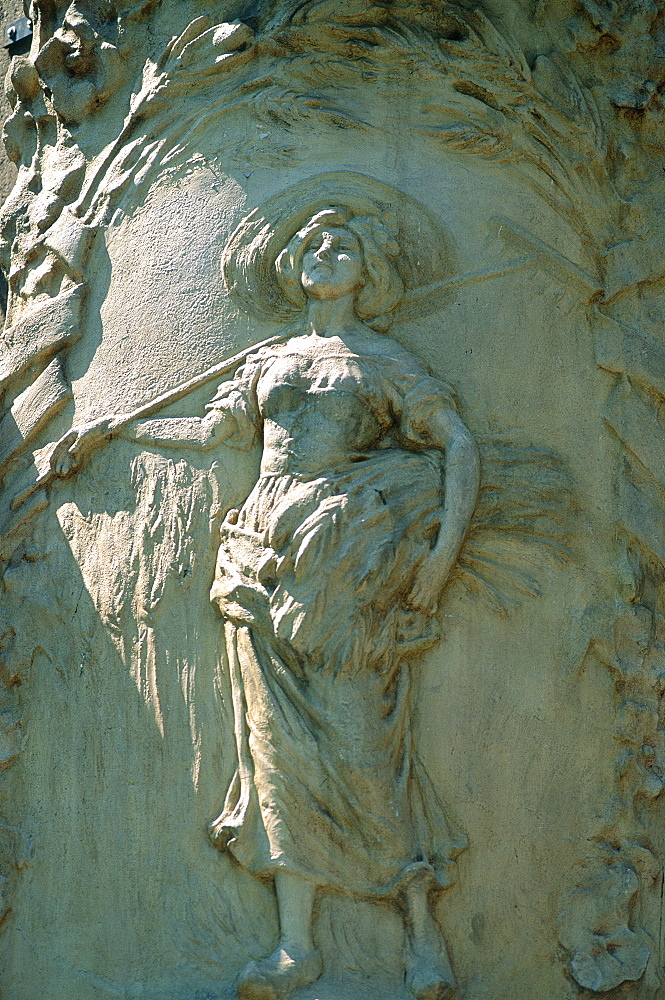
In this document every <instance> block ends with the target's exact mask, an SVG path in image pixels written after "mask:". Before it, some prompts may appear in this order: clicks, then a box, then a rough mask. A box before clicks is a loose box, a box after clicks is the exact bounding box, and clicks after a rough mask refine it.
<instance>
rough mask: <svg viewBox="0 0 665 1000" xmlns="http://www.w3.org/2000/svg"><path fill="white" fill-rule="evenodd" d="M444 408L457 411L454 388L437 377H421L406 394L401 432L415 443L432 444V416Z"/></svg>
mask: <svg viewBox="0 0 665 1000" xmlns="http://www.w3.org/2000/svg"><path fill="white" fill-rule="evenodd" d="M442 410H455V411H457V401H456V399H455V396H454V395H453V392H452V389H451V388H450V387H449V386H447V385H446V384H445V382H440V381H439V380H438V379H436V378H431V377H429V376H426V377H425V378H423V379H420V380H419V381H418V382H417V383H416V384H415V385H414V386H413V388H412V389H410V390H409V391H408V392H407V393H406V394H405V396H404V399H403V403H402V419H401V423H400V432H401V434H402V436H403V437H404V438H405V440H407V441H409V442H412V443H413V444H418V445H424V446H425V447H427V446H428V445H429V444H431V436H430V430H429V428H430V427H431V425H432V418H433V416H434V415H435V414H436V413H440V412H441V411H442Z"/></svg>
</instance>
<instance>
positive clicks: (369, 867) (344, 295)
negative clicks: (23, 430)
mask: <svg viewBox="0 0 665 1000" xmlns="http://www.w3.org/2000/svg"><path fill="white" fill-rule="evenodd" d="M396 236H397V233H396V232H395V231H394V227H391V226H389V225H387V224H385V223H384V222H382V221H381V219H379V218H378V217H377V216H371V215H358V214H354V212H353V211H352V210H351V209H349V208H347V207H336V206H329V207H324V208H321V209H320V210H318V211H316V212H315V213H314V214H313V215H312V217H311V218H309V220H308V221H307V222H306V223H305V225H304V226H302V227H301V228H300V229H299V230H298V232H297V233H296V234H295V236H293V237H292V239H290V241H288V242H287V245H285V246H284V247H283V248H282V250H281V252H280V253H279V255H278V256H277V259H276V261H275V264H274V266H275V269H276V273H275V275H274V276H275V278H276V281H277V284H278V285H279V288H280V289H281V293H282V294H283V296H284V297H285V298H286V299H287V300H288V301H289V302H290V303H291V304H293V305H294V306H297V307H299V308H300V309H301V319H300V320H299V321H298V323H297V324H296V326H295V327H294V328H293V329H292V330H291V331H290V336H289V337H288V339H285V340H284V342H283V343H280V344H273V345H272V346H268V347H263V348H261V349H259V350H257V351H256V352H255V353H253V354H250V355H249V356H248V357H247V358H246V360H245V362H244V364H242V366H241V367H240V368H239V369H238V370H237V371H236V373H235V376H234V377H233V378H232V379H230V380H229V381H226V382H224V383H223V384H222V385H221V386H220V388H219V390H218V392H217V394H216V395H215V397H214V398H213V399H212V401H211V403H210V404H209V406H208V413H207V415H206V416H205V417H203V418H196V417H192V418H170V419H153V420H144V421H134V422H133V423H130V424H127V423H126V419H124V420H123V418H122V417H119V418H111V419H110V420H109V419H106V420H102V421H97V422H96V423H94V424H92V425H88V427H87V428H81V429H80V430H79V432H78V434H77V435H76V440H75V441H74V443H73V444H72V437H71V435H70V436H68V438H67V439H63V447H61V448H60V451H59V452H58V453H57V454H56V456H55V459H54V461H55V462H56V463H58V462H59V463H60V464H61V468H60V471H61V473H64V474H66V472H67V471H68V470H69V469H70V468H72V467H73V466H74V465H76V464H78V462H79V461H80V460H81V458H82V456H83V454H84V452H85V451H86V450H87V449H88V448H89V447H91V446H93V445H94V444H97V443H98V442H99V441H100V440H102V439H104V438H106V439H108V437H109V436H113V435H121V436H123V437H127V438H130V439H132V440H136V441H139V442H145V443H150V444H159V445H163V446H171V447H178V448H185V447H189V448H199V449H200V448H214V447H216V446H218V445H220V444H221V443H222V442H224V443H226V445H228V446H231V447H235V448H249V447H251V446H252V445H253V444H254V443H255V442H260V443H261V446H262V458H261V468H260V475H259V478H258V480H257V482H256V484H255V486H254V488H253V490H252V491H251V493H250V495H249V496H248V497H247V499H246V500H245V502H244V503H243V504H242V506H241V507H240V508H238V509H233V510H230V511H229V512H228V513H227V515H226V518H225V520H224V523H223V525H222V528H221V540H220V546H219V556H218V561H217V570H216V574H215V579H214V583H213V586H212V590H211V599H212V600H213V602H214V603H215V604H216V606H217V607H218V608H219V611H220V614H221V616H222V618H223V620H224V629H225V636H226V648H227V653H228V660H229V670H230V677H231V685H232V690H233V699H234V714H235V739H236V752H237V770H236V773H235V776H234V778H233V781H232V783H231V786H230V787H229V789H228V791H227V794H226V799H225V802H224V807H223V810H222V812H221V813H220V815H219V816H218V817H217V818H216V819H215V820H214V822H213V823H212V824H211V827H210V835H211V838H212V840H213V842H214V843H215V845H216V846H217V847H218V848H219V849H220V850H228V851H230V852H231V853H232V855H233V856H234V857H235V858H236V859H237V861H238V862H239V863H240V864H241V865H242V866H244V867H245V868H246V869H248V870H249V871H251V872H253V873H255V874H257V875H259V876H264V877H269V878H271V879H273V880H274V886H275V891H276V895H277V901H278V909H279V921H280V939H279V943H278V946H277V948H276V949H275V951H274V952H273V953H272V954H271V955H269V956H268V957H267V958H265V959H263V960H261V961H258V962H250V963H249V965H248V966H247V967H246V968H245V969H244V971H243V972H242V974H241V976H240V980H239V986H238V990H239V994H240V996H241V997H243V998H244V1000H272V998H277V997H282V996H285V995H287V994H289V993H290V992H292V991H293V990H294V989H296V988H297V987H299V986H302V985H304V984H306V983H309V982H312V981H314V980H315V979H316V978H317V977H318V976H319V975H320V974H321V972H322V963H321V957H320V953H319V951H318V949H317V948H316V947H315V944H314V940H313V936H312V916H313V907H314V903H315V897H316V894H317V892H318V891H319V890H326V889H328V890H337V891H340V892H343V893H349V894H355V895H358V896H362V897H366V898H372V899H375V900H381V901H385V902H386V903H387V904H392V905H394V906H396V907H398V908H399V909H400V911H401V912H402V913H403V916H404V922H405V930H406V938H405V940H406V946H405V966H406V980H407V985H408V986H409V987H410V989H411V990H412V991H413V993H414V994H415V995H416V996H417V997H421V998H423V1000H435V998H436V1000H440V998H443V997H448V996H452V995H453V993H454V990H455V984H454V977H453V973H452V970H451V967H450V963H449V960H448V956H447V952H446V947H445V944H444V941H443V938H442V936H441V932H440V929H439V927H438V924H437V922H436V919H435V917H434V915H433V912H432V904H433V901H434V899H435V897H436V894H437V893H438V892H439V891H441V890H442V889H444V888H445V887H446V886H448V885H450V884H451V871H450V869H451V867H452V861H453V859H454V857H455V855H456V854H457V853H459V851H460V850H461V849H462V848H463V847H464V838H463V837H462V836H461V835H460V834H459V833H458V832H456V831H455V830H453V829H452V827H451V825H450V823H449V822H448V820H447V819H446V816H445V814H444V812H443V809H442V807H441V805H440V803H439V801H438V798H437V795H436V793H435V791H434V789H433V787H432V785H431V783H430V782H429V779H428V777H427V775H426V772H425V771H424V768H423V766H422V764H421V762H420V761H419V759H418V756H417V754H416V753H415V751H414V748H413V745H412V736H411V728H410V705H409V689H410V682H411V672H412V661H413V660H414V658H415V657H417V656H418V655H419V654H420V653H421V652H422V651H423V650H424V649H426V648H428V647H430V646H432V645H433V644H434V643H435V642H436V641H437V638H438V633H437V629H436V619H435V614H436V610H437V606H438V603H439V600H440V598H441V594H442V591H443V589H444V587H445V585H446V582H447V580H448V577H449V574H450V572H451V569H452V567H453V565H454V563H455V561H456V558H457V556H458V553H459V551H460V547H461V545H462V542H463V540H464V537H465V534H466V532H467V529H468V527H469V523H470V520H471V517H472V514H473V511H474V507H475V504H476V499H477V495H478V484H479V460H478V454H477V449H476V446H475V444H474V441H473V439H472V437H471V435H470V433H469V431H468V429H467V428H466V426H465V425H464V423H463V422H462V420H461V418H460V417H459V415H458V413H457V410H456V406H455V402H454V399H453V397H452V395H451V392H450V390H449V389H448V388H447V387H446V386H445V385H444V384H443V383H441V382H440V381H438V380H437V379H435V378H433V377H431V376H430V374H429V373H428V372H427V371H426V369H425V368H424V367H423V366H422V364H421V363H420V362H419V361H418V360H417V358H415V357H414V356H413V355H412V354H410V353H409V352H408V351H406V350H405V349H404V348H402V347H401V346H400V345H399V344H397V343H396V342H395V341H394V340H392V339H390V338H388V337H386V336H383V335H380V334H378V333H376V332H375V330H373V329H372V328H371V327H370V326H369V325H368V324H367V320H372V319H373V318H374V317H376V316H378V315H385V314H388V313H390V312H391V310H393V309H394V308H395V307H396V306H397V305H398V304H399V302H400V301H401V299H402V297H403V294H404V286H403V283H402V280H401V278H400V275H399V272H398V269H397V267H396V261H397V259H398V255H399V253H400V249H399V246H398V242H397V240H396V239H395V237H396Z"/></svg>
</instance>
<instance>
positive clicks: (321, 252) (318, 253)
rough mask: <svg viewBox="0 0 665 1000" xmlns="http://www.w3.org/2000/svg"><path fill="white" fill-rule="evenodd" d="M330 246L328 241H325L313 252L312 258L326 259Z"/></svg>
mask: <svg viewBox="0 0 665 1000" xmlns="http://www.w3.org/2000/svg"><path fill="white" fill-rule="evenodd" d="M331 246H332V244H331V243H330V242H329V241H328V240H325V241H324V242H323V243H322V244H321V246H320V247H319V248H318V250H315V251H314V256H315V257H318V258H320V259H323V258H324V257H327V256H328V254H329V253H330V249H331Z"/></svg>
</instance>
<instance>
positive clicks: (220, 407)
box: [206, 355, 261, 449]
mask: <svg viewBox="0 0 665 1000" xmlns="http://www.w3.org/2000/svg"><path fill="white" fill-rule="evenodd" d="M260 374H261V359H260V358H259V357H258V356H257V355H250V357H249V358H247V360H246V361H245V362H244V363H243V364H242V365H241V366H240V367H239V368H238V369H237V370H236V374H235V376H234V378H232V379H229V380H228V381H227V382H222V384H221V385H220V386H219V388H218V390H217V392H216V393H215V395H214V396H213V398H212V399H211V400H210V402H209V403H208V404H207V405H206V410H207V411H208V412H209V413H210V412H212V411H215V410H216V411H218V412H221V413H224V414H225V415H227V416H230V417H233V419H234V420H235V422H236V429H235V430H234V432H233V434H231V436H230V437H228V438H227V439H226V442H225V443H226V444H227V445H229V446H230V447H231V448H239V449H247V448H251V447H252V445H253V444H255V443H256V440H257V438H258V437H259V435H260V434H261V414H260V413H259V404H258V400H257V396H256V384H257V382H258V380H259V375H260Z"/></svg>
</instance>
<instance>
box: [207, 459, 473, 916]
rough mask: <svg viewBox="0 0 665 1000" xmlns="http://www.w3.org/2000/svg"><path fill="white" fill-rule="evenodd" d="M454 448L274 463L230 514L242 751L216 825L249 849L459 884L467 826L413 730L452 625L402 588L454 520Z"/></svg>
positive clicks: (250, 859)
mask: <svg viewBox="0 0 665 1000" xmlns="http://www.w3.org/2000/svg"><path fill="white" fill-rule="evenodd" d="M441 491H442V468H441V462H440V457H439V455H438V454H436V455H434V454H428V453H413V452H407V451H403V450H398V449H386V450H384V451H377V452H375V453H373V454H372V455H371V456H368V457H367V458H366V459H364V460H362V461H359V462H349V463H347V464H345V465H344V466H342V467H339V468H336V469H334V470H332V471H331V472H329V473H328V474H327V475H326V476H319V477H317V478H312V479H306V478H303V477H294V476H290V475H289V476H286V475H281V476H264V477H262V478H261V479H259V481H258V483H257V484H256V486H255V488H254V490H253V491H252V493H251V495H250V496H249V498H248V499H247V501H246V502H245V504H244V505H243V507H242V508H241V509H240V510H239V511H232V512H230V514H229V515H227V519H226V521H225V523H224V525H223V528H222V537H221V544H220V549H219V558H218V564H217V572H216V577H215V582H214V585H213V588H212V592H211V598H212V600H213V601H214V602H215V603H216V604H217V605H218V607H219V608H220V610H221V613H222V615H223V616H224V618H225V636H226V647H227V654H228V662H229V671H230V677H231V687H232V692H233V708H234V717H235V739H236V752H237V769H236V772H235V775H234V777H233V780H232V782H231V785H230V787H229V789H228V791H227V794H226V799H225V802H224V808H223V810H222V812H221V814H220V815H219V816H218V817H217V819H216V820H214V821H213V823H212V824H211V828H210V830H211V837H212V839H213V841H214V843H215V844H216V845H217V846H218V847H219V848H220V849H221V850H225V849H228V850H229V851H230V852H231V853H232V854H233V855H234V857H235V858H236V859H237V860H238V861H239V862H240V864H241V865H243V867H245V868H247V869H248V870H250V871H252V872H254V873H256V874H258V875H271V874H274V872H275V871H278V870H283V871H288V872H291V873H293V874H298V875H301V876H303V877H304V878H307V879H309V880H311V881H313V882H314V883H315V884H317V885H319V886H327V887H330V888H335V889H338V890H341V891H344V892H349V893H354V894H360V895H364V896H369V897H372V896H374V897H377V896H379V897H381V896H382V897H385V896H390V895H394V894H396V893H398V892H399V891H400V890H401V889H402V888H403V887H404V885H405V884H406V883H407V882H408V881H409V880H410V879H412V878H414V877H416V876H419V877H422V876H424V877H426V878H428V879H429V880H430V881H431V883H432V885H433V886H439V887H442V888H443V887H446V886H448V885H450V883H451V880H452V877H453V872H454V858H455V857H456V855H457V854H458V853H459V852H460V851H461V850H462V849H463V848H464V846H465V839H464V837H463V836H462V835H461V834H460V833H459V831H457V830H455V829H453V827H452V826H451V824H450V822H449V821H448V819H447V817H446V815H445V812H444V810H443V808H442V805H441V803H440V801H439V798H438V796H437V794H436V792H435V790H434V788H433V786H432V784H431V782H430V780H429V778H428V776H427V773H426V771H425V769H424V767H423V765H422V763H421V761H420V760H419V758H418V756H417V754H416V753H415V751H414V748H413V742H412V728H411V703H410V691H411V686H412V685H411V679H412V678H411V674H412V670H413V664H412V661H413V660H414V658H415V657H416V656H417V655H418V654H419V653H421V652H422V651H423V650H424V649H426V648H428V647H430V646H432V645H433V644H434V643H435V642H436V641H437V639H438V633H437V632H436V629H435V627H434V626H435V623H434V622H433V620H432V619H431V618H427V617H426V616H424V615H422V614H420V613H417V612H413V611H409V610H408V609H407V608H406V606H405V603H404V600H403V599H404V596H405V595H406V594H407V593H408V591H409V588H410V586H411V584H412V582H413V577H414V575H415V572H416V571H417V569H418V567H419V566H420V565H421V563H422V561H423V559H424V558H425V557H426V555H427V553H428V551H429V549H430V547H431V545H432V542H433V539H434V538H435V537H436V533H437V530H438V527H439V524H440V522H439V516H440V502H441Z"/></svg>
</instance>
